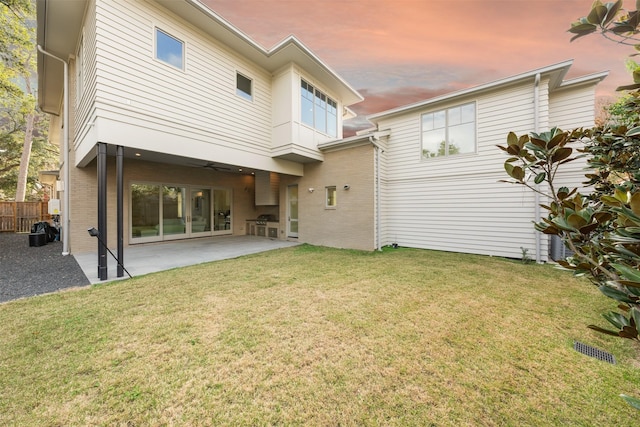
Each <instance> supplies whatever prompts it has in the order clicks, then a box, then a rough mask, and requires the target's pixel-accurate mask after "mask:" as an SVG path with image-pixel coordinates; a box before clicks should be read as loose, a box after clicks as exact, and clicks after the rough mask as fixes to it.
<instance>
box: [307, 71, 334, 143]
mask: <svg viewBox="0 0 640 427" xmlns="http://www.w3.org/2000/svg"><path fill="white" fill-rule="evenodd" d="M299 88H300V98H299V99H300V123H302V124H304V125H306V126H310V127H312V128H313V129H315V130H316V131H318V132H322V133H323V134H325V135H328V136H330V137H332V138H337V137H338V101H336V100H335V99H333V98H331V97H330V96H329V95H327V93H326V92H323V91H321V90H319V89H318V88H317V87H316V86H315V85H313V84H311V83H309V82H308V81H307V80H305V79H304V78H300V85H299ZM305 94H307V95H308V96H305ZM305 101H306V102H305ZM309 107H310V108H311V110H310V111H307V113H308V115H306V114H304V111H305V108H307V109H308V108H309ZM309 119H310V120H309ZM320 122H321V123H320ZM321 124H322V125H324V126H322V127H321V126H320V125H321ZM330 125H331V127H330Z"/></svg>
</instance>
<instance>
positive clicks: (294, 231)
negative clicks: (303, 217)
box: [287, 185, 298, 237]
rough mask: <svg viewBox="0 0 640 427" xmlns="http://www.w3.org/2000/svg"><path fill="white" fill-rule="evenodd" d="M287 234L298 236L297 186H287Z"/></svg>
mask: <svg viewBox="0 0 640 427" xmlns="http://www.w3.org/2000/svg"><path fill="white" fill-rule="evenodd" d="M287 211H288V212H287V213H288V215H287V219H288V221H287V235H288V236H289V237H298V186H297V185H290V186H289V187H288V188H287Z"/></svg>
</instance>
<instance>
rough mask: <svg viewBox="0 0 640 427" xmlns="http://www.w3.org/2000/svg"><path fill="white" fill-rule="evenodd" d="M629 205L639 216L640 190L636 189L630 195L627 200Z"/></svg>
mask: <svg viewBox="0 0 640 427" xmlns="http://www.w3.org/2000/svg"><path fill="white" fill-rule="evenodd" d="M629 206H630V207H631V211H632V212H633V213H634V214H636V215H639V216H640V191H636V192H635V193H633V195H632V196H631V199H630V200H629Z"/></svg>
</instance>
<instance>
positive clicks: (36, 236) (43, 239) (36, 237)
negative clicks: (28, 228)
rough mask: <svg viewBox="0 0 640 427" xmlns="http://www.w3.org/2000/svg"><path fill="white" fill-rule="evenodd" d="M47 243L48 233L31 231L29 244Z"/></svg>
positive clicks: (41, 244)
mask: <svg viewBox="0 0 640 427" xmlns="http://www.w3.org/2000/svg"><path fill="white" fill-rule="evenodd" d="M46 244H47V235H46V234H45V233H30V234H29V246H44V245H46Z"/></svg>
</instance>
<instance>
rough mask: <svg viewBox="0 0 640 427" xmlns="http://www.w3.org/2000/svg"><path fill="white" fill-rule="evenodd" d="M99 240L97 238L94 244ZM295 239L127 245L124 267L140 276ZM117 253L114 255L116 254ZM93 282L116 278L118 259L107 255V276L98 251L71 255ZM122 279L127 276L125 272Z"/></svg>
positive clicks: (218, 238)
mask: <svg viewBox="0 0 640 427" xmlns="http://www.w3.org/2000/svg"><path fill="white" fill-rule="evenodd" d="M97 244H98V242H97V241H96V245H97ZM298 244H299V243H298V242H292V241H285V240H278V239H269V238H264V237H257V236H215V237H203V238H199V239H188V240H177V241H170V242H162V243H150V244H141V245H133V246H129V247H127V248H126V249H125V250H124V263H123V265H124V268H125V269H126V270H127V271H128V272H129V273H130V274H131V276H133V277H136V276H141V275H144V274H149V273H155V272H158V271H163V270H170V269H173V268H178V267H186V266H189V265H195V264H201V263H203V262H210V261H219V260H223V259H229V258H237V257H239V256H243V255H249V254H255V253H259V252H265V251H270V250H273V249H280V248H286V247H290V246H296V245H298ZM116 255H117V254H116ZM73 257H74V258H75V259H76V261H77V262H78V264H79V265H80V268H82V271H83V272H84V274H85V275H86V276H87V278H88V279H89V281H90V282H91V283H92V284H95V283H105V282H108V281H111V280H118V279H120V278H118V277H117V274H116V268H117V262H116V260H115V259H114V258H113V257H112V256H111V255H110V254H108V255H107V260H108V261H107V264H108V278H107V279H106V280H100V279H99V277H98V251H97V247H96V251H95V252H89V253H82V254H73ZM123 278H128V276H127V274H126V272H125V273H124V277H123Z"/></svg>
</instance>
